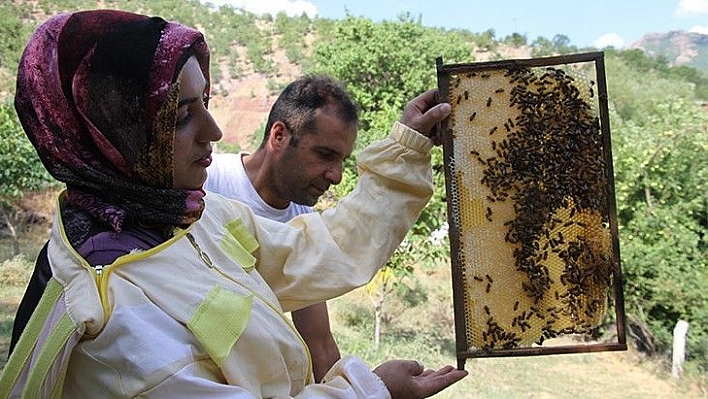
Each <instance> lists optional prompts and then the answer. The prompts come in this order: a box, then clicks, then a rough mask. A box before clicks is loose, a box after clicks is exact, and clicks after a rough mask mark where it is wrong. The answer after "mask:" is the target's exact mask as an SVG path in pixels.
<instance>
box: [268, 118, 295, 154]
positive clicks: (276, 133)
mask: <svg viewBox="0 0 708 399" xmlns="http://www.w3.org/2000/svg"><path fill="white" fill-rule="evenodd" d="M290 138H291V134H290V129H288V127H287V126H286V125H285V123H283V122H282V121H276V122H275V123H273V126H271V127H270V134H269V136H268V145H269V146H270V148H271V150H273V151H275V152H280V151H282V150H283V149H284V148H285V147H287V146H288V145H290Z"/></svg>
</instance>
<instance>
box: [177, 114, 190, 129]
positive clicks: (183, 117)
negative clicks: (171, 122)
mask: <svg viewBox="0 0 708 399" xmlns="http://www.w3.org/2000/svg"><path fill="white" fill-rule="evenodd" d="M190 119H192V114H191V113H189V112H186V111H185V112H183V113H181V114H179V115H177V121H176V123H175V124H176V126H177V127H180V126H184V125H186V124H187V123H188V122H189V120H190Z"/></svg>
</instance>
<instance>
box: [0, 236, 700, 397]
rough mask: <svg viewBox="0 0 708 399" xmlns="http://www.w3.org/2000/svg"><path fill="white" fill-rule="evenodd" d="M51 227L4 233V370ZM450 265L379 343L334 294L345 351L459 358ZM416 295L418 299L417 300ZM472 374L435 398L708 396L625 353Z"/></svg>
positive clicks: (364, 299) (494, 366) (472, 364)
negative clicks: (11, 237) (16, 245)
mask: <svg viewBox="0 0 708 399" xmlns="http://www.w3.org/2000/svg"><path fill="white" fill-rule="evenodd" d="M46 236H47V227H46V226H41V225H40V226H35V227H33V228H30V229H26V230H24V233H23V237H21V238H22V239H21V243H22V245H21V249H22V251H23V252H24V253H27V254H28V255H26V256H18V257H9V255H7V254H8V253H9V248H11V247H10V245H11V244H10V243H9V242H8V240H7V238H6V237H0V369H2V368H3V367H4V365H5V363H6V359H7V351H8V346H9V342H10V334H11V331H12V323H13V321H14V314H15V311H16V309H17V305H18V304H19V301H20V299H21V297H22V294H23V293H24V289H25V285H26V282H27V281H28V279H29V277H30V275H31V271H32V267H33V264H34V257H35V256H36V254H37V253H38V251H39V248H40V247H41V245H42V244H43V242H44V240H45V239H46ZM449 269H450V268H449V265H447V264H445V263H441V264H440V265H438V266H437V267H436V268H435V269H427V270H425V271H424V270H417V271H416V273H415V278H414V279H413V280H411V281H409V283H410V284H409V285H410V286H412V287H413V288H414V289H413V292H412V294H414V295H409V299H408V300H400V299H398V298H396V297H391V298H389V299H387V301H386V302H385V304H384V306H385V308H384V310H385V313H386V315H387V317H386V322H385V323H384V324H383V328H382V337H381V343H380V345H379V347H378V348H377V347H375V346H374V337H373V334H374V328H373V326H374V316H373V306H372V304H371V302H370V300H369V298H368V296H367V294H366V292H365V290H364V289H358V290H355V291H353V292H351V293H349V294H347V295H344V296H342V297H339V298H336V299H334V300H332V301H329V313H330V318H331V324H332V330H333V333H334V336H335V338H336V340H337V342H338V344H339V348H340V351H341V353H342V354H354V355H356V356H358V357H360V358H361V359H362V360H364V361H365V362H367V363H368V364H369V365H370V366H372V367H374V366H376V365H378V364H380V363H382V362H384V361H386V360H389V359H396V358H399V359H417V360H419V361H421V362H423V364H425V365H426V366H427V367H429V368H439V367H441V366H443V365H445V364H451V365H455V364H456V363H457V359H456V356H455V333H454V316H453V311H452V299H451V298H452V292H451V291H452V289H451V283H450V281H451V277H450V270H449ZM410 298H413V299H410ZM465 369H466V370H467V371H469V373H470V374H469V375H468V376H467V377H466V378H465V379H464V380H462V381H461V382H459V383H457V384H455V385H453V386H452V387H450V388H448V389H446V390H444V391H443V392H441V393H439V394H438V395H436V396H435V397H436V398H443V399H444V398H463V399H464V398H483V399H484V398H489V399H496V398H586V399H594V398H597V399H613V398H618V399H619V398H622V399H633V398H637V399H639V398H642V399H644V398H662V399H664V398H667V399H672V398H676V399H678V398H681V399H684V398H689V399H690V398H705V397H708V377H707V376H705V375H687V376H685V377H684V378H682V379H681V380H680V381H678V382H676V381H674V380H673V379H672V378H671V375H670V369H668V368H667V367H666V366H665V365H662V364H660V363H658V362H657V361H656V360H652V359H646V358H644V357H643V356H642V355H641V354H639V353H637V352H636V351H634V350H633V349H632V348H630V350H628V351H626V352H600V353H591V354H572V355H550V356H535V357H506V358H480V359H468V360H467V362H466V364H465Z"/></svg>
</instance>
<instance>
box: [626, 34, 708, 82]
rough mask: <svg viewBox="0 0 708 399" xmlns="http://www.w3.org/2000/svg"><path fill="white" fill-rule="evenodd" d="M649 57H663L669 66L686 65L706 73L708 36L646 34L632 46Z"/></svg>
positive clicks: (707, 69) (707, 65)
mask: <svg viewBox="0 0 708 399" xmlns="http://www.w3.org/2000/svg"><path fill="white" fill-rule="evenodd" d="M631 48H637V49H641V50H643V51H644V52H646V53H647V55H649V56H651V57H658V56H661V57H665V58H666V59H667V60H668V61H669V63H670V64H671V65H687V66H692V67H694V68H697V69H700V70H702V71H703V72H706V73H708V35H703V34H700V33H690V32H685V31H671V32H664V33H657V32H655V33H648V34H646V35H644V36H643V37H642V38H641V39H639V40H638V41H637V42H636V43H634V44H632V46H631Z"/></svg>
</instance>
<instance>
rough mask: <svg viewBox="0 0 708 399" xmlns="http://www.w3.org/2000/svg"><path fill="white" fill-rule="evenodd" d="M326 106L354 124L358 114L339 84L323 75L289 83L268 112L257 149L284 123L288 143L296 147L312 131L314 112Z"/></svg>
mask: <svg viewBox="0 0 708 399" xmlns="http://www.w3.org/2000/svg"><path fill="white" fill-rule="evenodd" d="M326 106H331V107H332V109H333V110H334V112H335V115H336V116H337V117H338V118H339V119H341V120H342V121H343V122H344V123H346V124H347V125H355V126H356V125H358V123H359V111H358V109H357V107H356V105H355V104H354V101H353V100H352V99H351V97H350V96H349V94H348V93H347V91H346V89H345V88H344V86H343V85H342V84H341V83H339V82H337V81H336V80H334V79H332V78H331V77H329V76H326V75H305V76H302V77H300V78H298V79H297V80H295V81H293V82H292V83H290V84H289V85H288V86H287V87H285V90H283V92H282V93H280V96H278V99H277V100H275V103H274V104H273V108H271V110H270V114H269V115H268V122H267V123H266V127H265V134H264V135H263V142H262V143H261V147H263V146H264V145H265V143H266V141H268V136H269V135H270V129H271V128H272V127H273V124H275V122H277V121H281V122H283V123H285V125H286V126H287V127H288V129H289V130H290V131H291V134H292V137H291V139H290V144H291V145H297V142H298V141H299V140H300V137H301V135H302V134H304V133H307V132H313V131H314V129H315V112H316V111H317V110H318V109H320V108H323V107H326Z"/></svg>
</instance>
